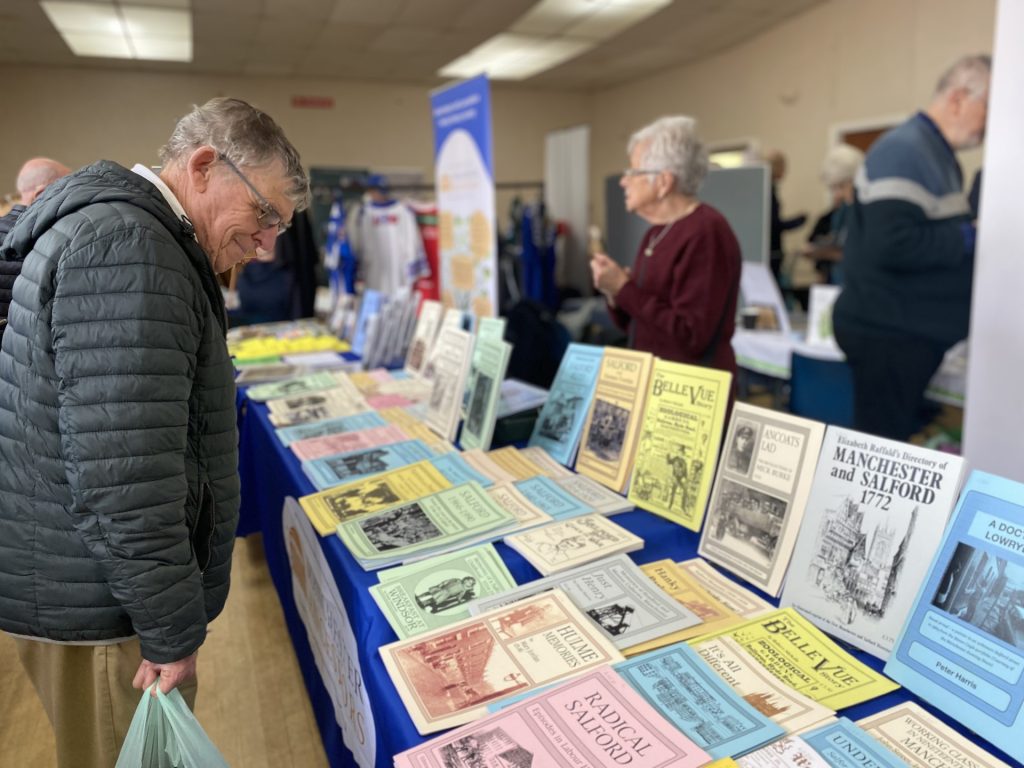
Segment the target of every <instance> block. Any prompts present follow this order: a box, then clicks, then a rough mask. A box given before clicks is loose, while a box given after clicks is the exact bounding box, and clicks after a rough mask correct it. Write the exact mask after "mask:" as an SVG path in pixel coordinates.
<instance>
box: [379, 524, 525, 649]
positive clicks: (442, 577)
mask: <svg viewBox="0 0 1024 768" xmlns="http://www.w3.org/2000/svg"><path fill="white" fill-rule="evenodd" d="M515 585H516V582H515V579H513V578H512V574H510V573H509V572H508V568H506V567H505V563H504V562H502V559H501V557H500V556H499V555H498V553H497V552H496V551H495V549H494V546H493V545H491V544H481V545H480V546H476V547H470V548H468V549H461V550H459V551H458V552H451V553H448V554H444V555H437V556H436V557H431V558H429V559H427V560H422V561H420V562H418V563H413V564H411V565H403V566H400V567H398V568H390V569H388V570H386V571H381V572H380V583H379V584H374V585H373V586H372V587H370V595H371V596H372V597H373V599H374V600H376V601H377V605H378V606H379V607H380V610H381V612H382V613H383V614H384V618H385V619H387V620H388V624H390V625H391V628H392V629H394V630H395V634H396V635H398V637H399V638H401V639H405V638H407V637H412V636H414V635H418V634H421V633H423V632H429V631H430V630H432V629H438V628H440V627H445V626H447V625H449V624H452V623H454V622H456V621H459V620H461V619H464V618H466V617H467V616H469V604H470V603H471V601H473V600H476V599H478V598H482V597H486V596H488V595H494V594H498V593H502V592H506V591H508V590H509V589H512V588H514V587H515Z"/></svg>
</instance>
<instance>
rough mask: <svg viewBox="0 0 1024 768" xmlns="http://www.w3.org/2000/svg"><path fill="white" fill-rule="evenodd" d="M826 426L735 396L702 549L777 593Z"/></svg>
mask: <svg viewBox="0 0 1024 768" xmlns="http://www.w3.org/2000/svg"><path fill="white" fill-rule="evenodd" d="M824 433H825V426H824V425H823V424H821V423H819V422H817V421H809V420H807V419H801V418H799V417H797V416H790V415H788V414H782V413H779V412H778V411H770V410H767V409H765V408H757V407H755V406H752V405H747V404H745V403H736V406H735V408H734V409H733V415H732V420H731V421H730V422H729V431H728V435H727V436H726V440H725V449H724V450H723V456H722V462H721V464H720V465H719V467H718V474H717V476H716V478H715V488H714V493H713V495H712V497H711V503H710V504H709V505H708V515H707V524H706V525H705V526H704V533H703V535H702V536H701V539H700V547H699V549H698V551H699V552H700V554H701V555H703V556H704V557H706V558H707V559H708V560H711V561H713V562H715V563H718V564H719V565H720V566H722V567H723V568H726V569H728V570H730V571H732V572H733V573H735V574H737V575H738V576H740V577H742V578H743V579H745V580H746V581H748V582H750V583H751V584H754V585H755V586H757V587H760V588H761V589H763V590H764V591H765V592H767V593H768V594H770V595H778V594H779V589H780V588H781V586H782V580H783V578H784V577H785V574H786V568H787V566H788V565H789V559H790V556H791V555H792V552H793V545H794V543H795V542H796V537H797V531H798V530H799V529H800V522H801V520H802V519H803V516H804V510H805V507H806V504H807V496H808V494H809V493H810V490H811V481H812V479H813V477H814V466H815V462H816V461H817V460H818V452H819V450H820V448H821V439H822V437H823V435H824Z"/></svg>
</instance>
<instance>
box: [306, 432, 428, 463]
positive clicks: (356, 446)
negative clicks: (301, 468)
mask: <svg viewBox="0 0 1024 768" xmlns="http://www.w3.org/2000/svg"><path fill="white" fill-rule="evenodd" d="M409 438H410V436H409V435H408V434H406V432H405V430H403V429H402V428H401V427H396V426H395V425H394V424H386V425H385V426H383V427H371V428H370V429H362V430H359V431H357V432H340V433H337V434H333V435H324V436H323V437H307V438H306V439H305V440H297V441H296V442H294V443H292V444H291V449H292V453H294V454H295V456H296V457H297V458H298V459H299V460H300V461H312V460H313V459H322V458H325V457H327V456H334V455H335V454H339V453H347V452H349V451H357V450H360V449H366V448H377V447H378V446H382V445H391V444H392V443H402V442H405V441H407V440H408V439H409Z"/></svg>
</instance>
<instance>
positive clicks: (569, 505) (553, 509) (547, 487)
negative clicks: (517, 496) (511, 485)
mask: <svg viewBox="0 0 1024 768" xmlns="http://www.w3.org/2000/svg"><path fill="white" fill-rule="evenodd" d="M515 485H516V488H518V489H519V492H520V493H521V494H523V496H525V497H526V498H527V499H529V501H530V503H531V504H533V505H534V506H536V507H539V508H540V509H543V510H544V511H545V512H547V513H548V514H549V515H551V517H553V518H554V519H555V520H567V519H568V518H570V517H579V516H580V515H589V514H591V513H592V512H596V511H597V510H595V509H594V508H593V507H591V506H589V505H587V504H584V503H583V502H582V501H580V499H579V498H578V497H576V496H573V495H572V494H571V493H569V492H568V491H567V490H565V489H564V488H562V486H560V485H559V484H558V483H556V482H555V481H554V480H552V479H551V478H550V477H543V476H540V475H538V476H537V477H531V478H530V479H529V480H519V481H518V482H516V484H515Z"/></svg>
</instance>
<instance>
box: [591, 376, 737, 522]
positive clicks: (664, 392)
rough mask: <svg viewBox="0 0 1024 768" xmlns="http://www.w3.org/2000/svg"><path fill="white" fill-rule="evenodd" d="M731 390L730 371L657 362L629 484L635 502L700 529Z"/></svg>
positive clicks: (648, 392) (631, 498) (672, 519)
mask: <svg viewBox="0 0 1024 768" xmlns="http://www.w3.org/2000/svg"><path fill="white" fill-rule="evenodd" d="M598 386H599V387H600V384H598ZM731 386H732V374H731V373H729V372H728V371H719V370H716V369H714V368H701V367H699V366H696V365H683V364H682V363H672V362H668V361H667V360H656V361H655V363H654V371H653V372H652V373H651V384H650V388H649V389H648V391H647V400H646V406H645V407H644V417H643V423H642V425H641V427H640V445H639V446H638V448H637V452H636V461H635V462H634V464H633V477H632V478H631V480H630V483H629V500H630V501H632V502H633V503H634V504H636V505H637V506H638V507H641V508H643V509H646V510H648V511H649V512H653V513H655V514H656V515H661V516H662V517H666V518H668V519H669V520H671V521H672V522H675V523H679V525H681V526H683V527H685V528H689V529H690V530H693V531H699V530H700V524H701V521H702V520H703V519H704V508H705V507H707V504H708V496H710V495H711V481H712V479H713V478H714V476H715V464H716V463H717V462H718V447H719V445H720V443H721V441H722V425H723V423H724V421H725V411H726V408H728V406H729V391H730V387H731Z"/></svg>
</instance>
